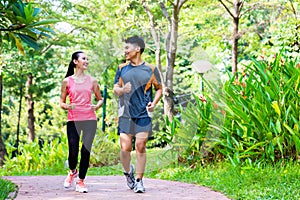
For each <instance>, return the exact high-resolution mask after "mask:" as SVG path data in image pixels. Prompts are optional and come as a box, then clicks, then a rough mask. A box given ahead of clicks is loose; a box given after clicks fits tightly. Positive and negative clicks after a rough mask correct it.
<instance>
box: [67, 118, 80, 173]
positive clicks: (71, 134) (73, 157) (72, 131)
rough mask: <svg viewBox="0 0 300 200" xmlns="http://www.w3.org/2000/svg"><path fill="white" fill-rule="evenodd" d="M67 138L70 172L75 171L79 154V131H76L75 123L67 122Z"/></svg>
mask: <svg viewBox="0 0 300 200" xmlns="http://www.w3.org/2000/svg"><path fill="white" fill-rule="evenodd" d="M67 136H68V145H69V157H68V161H69V168H70V170H75V169H76V166H77V162H78V152H79V138H80V136H79V131H78V130H77V129H76V126H75V123H74V122H73V121H69V122H67Z"/></svg>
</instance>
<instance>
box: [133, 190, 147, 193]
mask: <svg viewBox="0 0 300 200" xmlns="http://www.w3.org/2000/svg"><path fill="white" fill-rule="evenodd" d="M134 192H135V193H144V192H145V191H143V190H138V191H134Z"/></svg>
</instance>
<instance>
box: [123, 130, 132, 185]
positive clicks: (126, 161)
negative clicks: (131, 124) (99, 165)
mask: <svg viewBox="0 0 300 200" xmlns="http://www.w3.org/2000/svg"><path fill="white" fill-rule="evenodd" d="M120 145H121V152H120V160H121V163H122V165H123V168H124V175H125V177H126V180H127V186H128V187H129V188H130V189H133V188H134V186H135V178H134V167H133V166H132V165H130V161H131V150H132V135H129V134H125V133H120Z"/></svg>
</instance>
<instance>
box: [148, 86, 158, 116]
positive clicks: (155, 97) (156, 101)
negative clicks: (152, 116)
mask: <svg viewBox="0 0 300 200" xmlns="http://www.w3.org/2000/svg"><path fill="white" fill-rule="evenodd" d="M161 96H162V88H160V89H158V90H156V92H155V96H154V99H153V101H152V102H149V103H148V105H147V107H148V111H150V112H153V111H154V108H155V106H156V104H157V103H158V102H159V100H160V98H161Z"/></svg>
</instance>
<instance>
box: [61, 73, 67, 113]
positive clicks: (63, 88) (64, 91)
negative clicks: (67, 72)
mask: <svg viewBox="0 0 300 200" xmlns="http://www.w3.org/2000/svg"><path fill="white" fill-rule="evenodd" d="M67 89H68V79H67V78H65V79H64V80H63V82H62V85H61V93H60V102H59V104H60V107H61V108H62V109H64V110H68V109H69V105H67V104H66V99H67V92H68V90H67Z"/></svg>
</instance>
